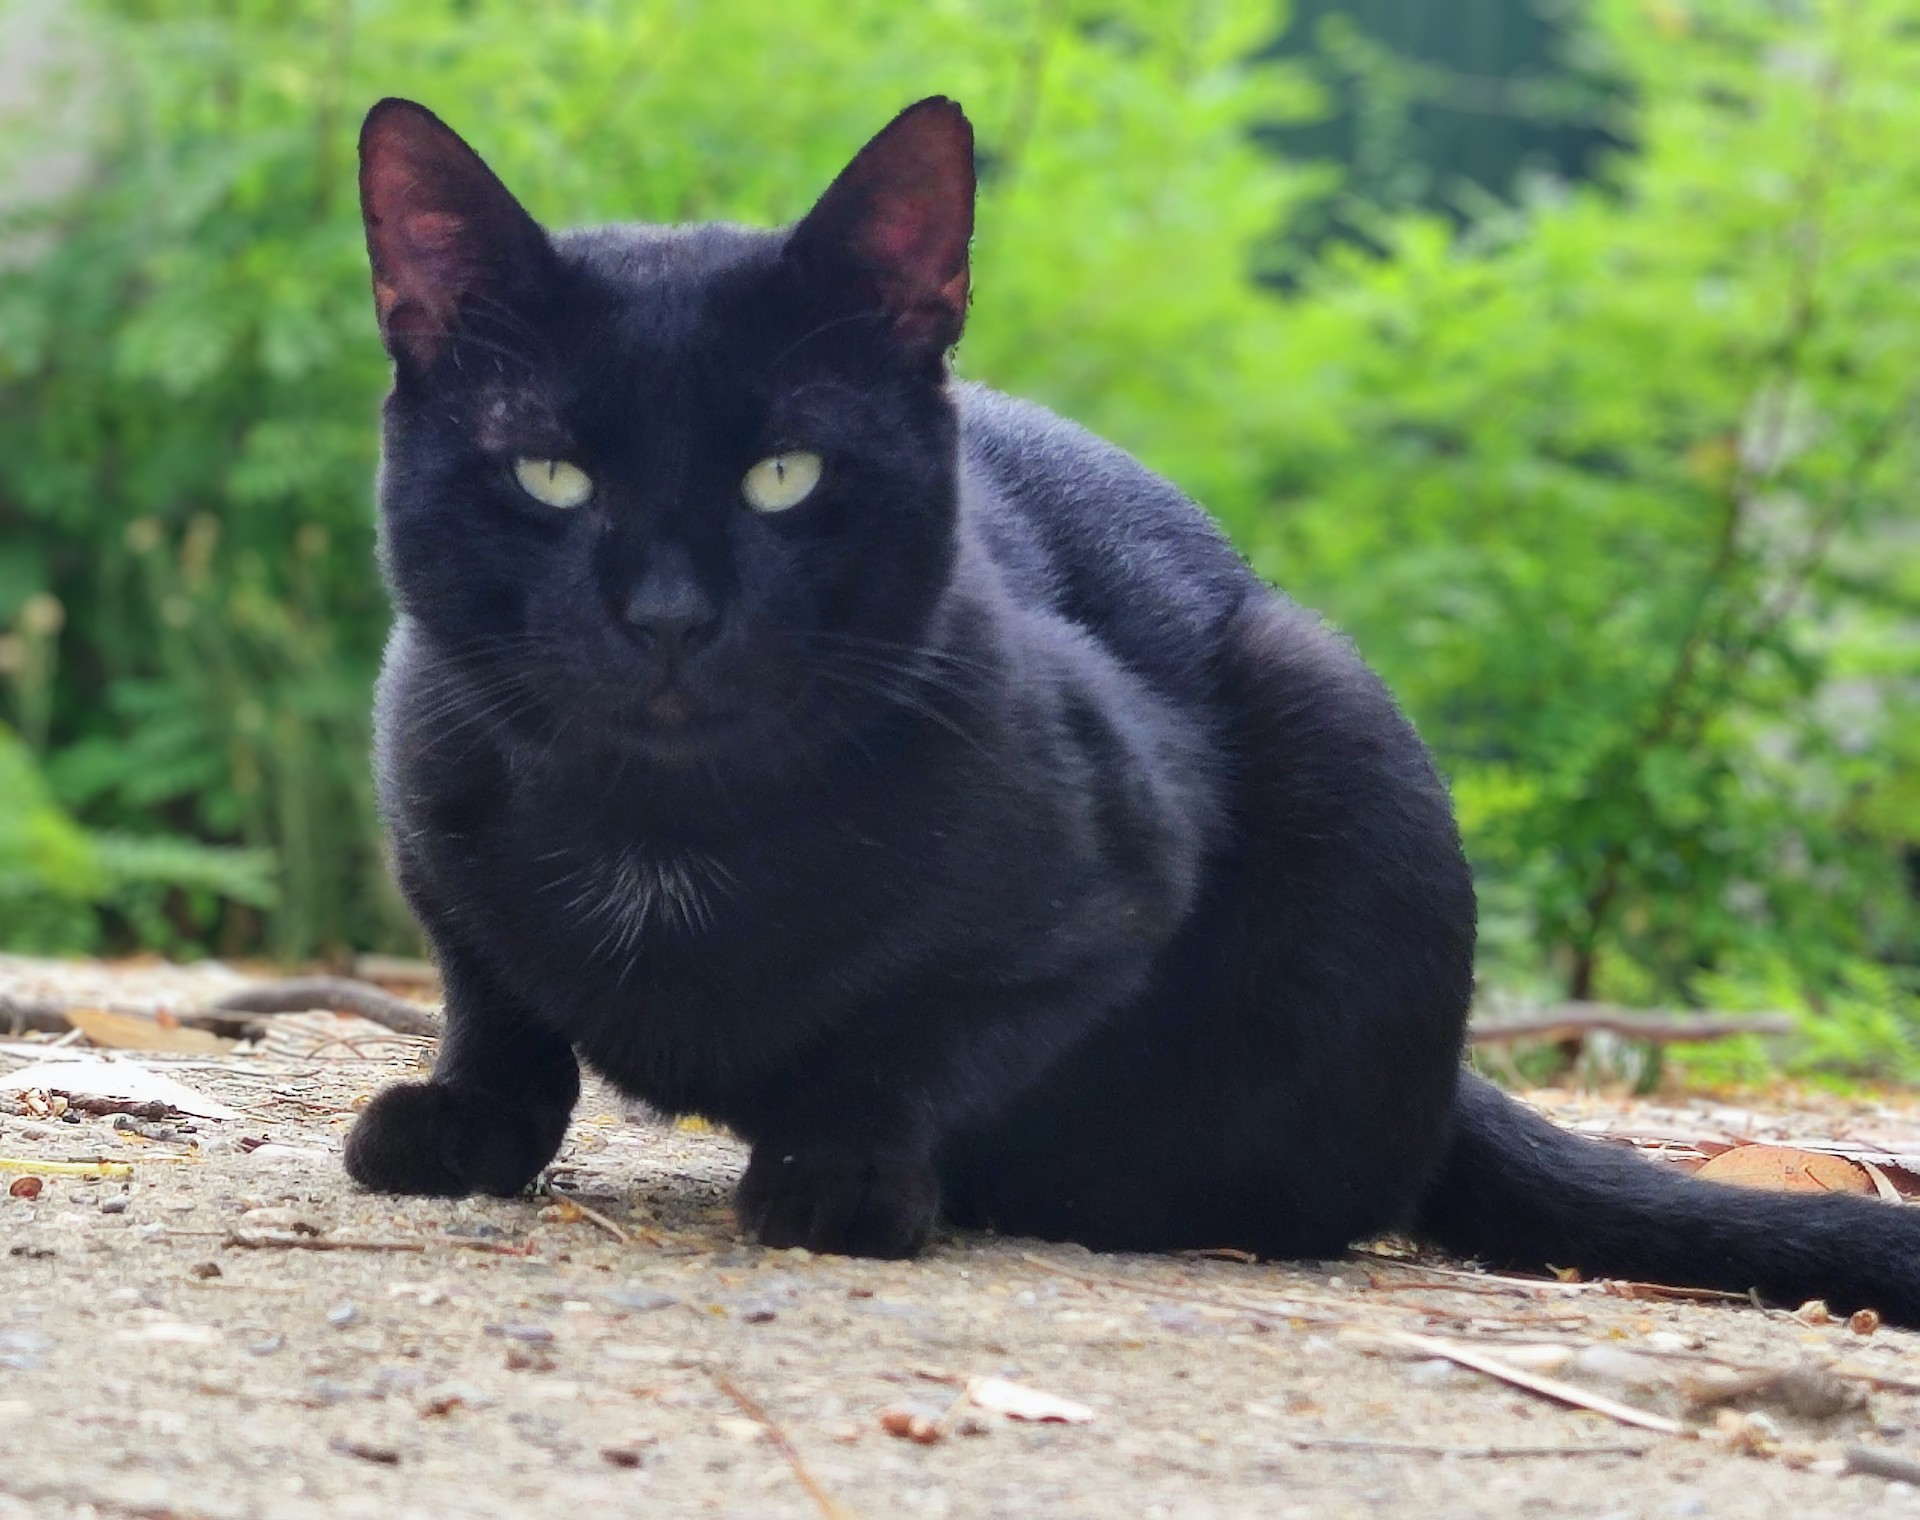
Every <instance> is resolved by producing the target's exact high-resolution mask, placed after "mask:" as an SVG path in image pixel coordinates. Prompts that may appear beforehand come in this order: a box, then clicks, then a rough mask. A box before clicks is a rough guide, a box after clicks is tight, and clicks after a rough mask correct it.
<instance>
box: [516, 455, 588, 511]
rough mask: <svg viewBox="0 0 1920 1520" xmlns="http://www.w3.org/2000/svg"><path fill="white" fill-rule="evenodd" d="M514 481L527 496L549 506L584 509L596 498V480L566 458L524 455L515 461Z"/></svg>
mask: <svg viewBox="0 0 1920 1520" xmlns="http://www.w3.org/2000/svg"><path fill="white" fill-rule="evenodd" d="M513 478H514V479H515V480H517V481H519V482H520V489H521V490H523V491H525V492H526V493H527V495H529V496H531V497H532V498H533V499H534V500H535V501H538V502H543V503H545V504H546V505H547V506H549V507H561V508H563V509H564V508H572V507H579V506H584V505H586V503H587V501H588V500H589V499H590V498H591V497H592V495H593V477H592V476H590V475H589V474H587V472H586V471H585V470H583V469H581V468H580V466H579V465H577V464H568V463H567V462H566V460H564V459H528V458H526V457H524V456H522V457H521V458H519V459H516V460H514V462H513Z"/></svg>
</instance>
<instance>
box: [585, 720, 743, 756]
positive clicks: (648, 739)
mask: <svg viewBox="0 0 1920 1520" xmlns="http://www.w3.org/2000/svg"><path fill="white" fill-rule="evenodd" d="M750 727H751V724H749V722H748V721H747V720H746V719H745V718H743V717H740V716H738V715H736V714H732V713H703V714H701V715H699V716H697V717H689V718H684V719H681V720H679V721H677V722H671V723H662V722H658V721H651V722H650V721H647V720H645V719H641V720H639V721H633V722H628V723H625V724H623V725H621V727H620V730H619V734H618V740H619V744H620V747H621V748H623V749H625V750H627V751H629V752H630V753H632V754H634V755H635V756H637V757H638V758H640V759H642V760H645V761H648V762H650V763H651V764H654V765H660V766H665V767H668V768H670V769H677V770H683V769H688V768H691V767H693V766H696V765H703V764H707V763H710V762H712V761H715V760H718V759H720V758H721V757H722V756H724V755H726V754H727V753H728V752H729V751H731V750H733V749H735V748H737V747H738V746H739V744H740V743H741V741H742V740H743V739H744V738H745V736H746V734H747V730H748V729H749V728H750Z"/></svg>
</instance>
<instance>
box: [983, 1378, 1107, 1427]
mask: <svg viewBox="0 0 1920 1520" xmlns="http://www.w3.org/2000/svg"><path fill="white" fill-rule="evenodd" d="M967 1398H968V1399H969V1400H970V1401H971V1402H972V1403H974V1404H976V1405H978V1406H979V1407H980V1408H982V1409H984V1410H987V1411H988V1412H989V1413H991V1414H1003V1415H1005V1416H1006V1417H1007V1418H1008V1419H1010V1420H1039V1421H1045V1422H1047V1423H1049V1424H1058V1425H1085V1424H1087V1423H1089V1422H1090V1421H1091V1420H1092V1419H1093V1411H1092V1410H1091V1409H1089V1408H1087V1406H1086V1405H1085V1404H1076V1403H1075V1402H1074V1401H1073V1400H1072V1399H1063V1398H1061V1397H1060V1396H1059V1395H1058V1394H1052V1393H1042V1392H1041V1391H1040V1390H1039V1389H1038V1388H1029V1387H1027V1386H1026V1385H1025V1384H1024V1383H1015V1382H1010V1381H1009V1380H1008V1379H1006V1378H997V1377H983V1378H974V1379H973V1380H971V1381H970V1382H969V1383H968V1384H967Z"/></svg>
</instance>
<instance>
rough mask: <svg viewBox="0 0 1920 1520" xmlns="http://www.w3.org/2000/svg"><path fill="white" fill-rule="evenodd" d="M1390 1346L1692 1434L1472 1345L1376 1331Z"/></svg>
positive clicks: (1630, 1421) (1625, 1419)
mask: <svg viewBox="0 0 1920 1520" xmlns="http://www.w3.org/2000/svg"><path fill="white" fill-rule="evenodd" d="M1374 1333H1375V1334H1376V1335H1378V1336H1379V1338H1380V1339H1381V1340H1383V1341H1385V1342H1386V1343H1387V1344H1388V1345H1392V1346H1404V1347H1405V1348H1406V1349H1407V1350H1409V1351H1418V1352H1420V1353H1421V1354H1422V1355H1423V1356H1436V1357H1443V1358H1445V1359H1446V1360H1447V1361H1449V1362H1457V1363H1459V1364H1460V1365H1461V1366H1462V1367H1470V1368H1472V1369H1473V1370H1474V1371H1475V1372H1483V1373H1485V1374H1486V1375H1487V1376H1488V1377H1493V1378H1498V1379H1500V1381H1501V1382H1503V1383H1511V1384H1512V1385H1513V1386H1514V1387H1516V1388H1524V1389H1526V1390H1527V1391H1528V1392H1529V1393H1537V1394H1539V1395H1540V1396H1541V1397H1542V1398H1548V1399H1553V1400H1555V1401H1556V1402H1557V1403H1561V1404H1571V1405H1572V1406H1573V1407H1574V1408H1576V1409H1590V1410H1592V1411H1593V1412H1594V1413H1595V1414H1603V1415H1605V1416H1606V1417H1607V1418H1608V1419H1610V1420H1618V1421H1619V1422H1620V1423H1621V1424H1622V1425H1634V1426H1638V1427H1639V1428H1640V1429H1642V1430H1651V1431H1655V1432H1657V1433H1659V1434H1660V1435H1663V1436H1682V1435H1690V1434H1692V1432H1691V1431H1690V1430H1689V1428H1688V1427H1687V1426H1685V1425H1682V1424H1681V1423H1680V1422H1679V1421H1678V1420H1670V1419H1668V1418H1667V1417H1666V1416H1665V1415H1663V1414H1653V1413H1650V1412H1649V1411H1647V1410H1645V1409H1638V1408H1635V1407H1634V1406H1633V1405H1632V1404H1623V1403H1621V1402H1620V1401H1619V1400H1618V1399H1610V1398H1608V1397H1607V1396H1606V1395H1605V1394H1600V1393H1589V1392H1588V1391H1587V1390H1586V1389H1584V1388H1580V1387H1577V1386H1575V1385H1574V1384H1572V1383H1563V1382H1561V1381H1560V1380H1559V1379H1558V1378H1550V1377H1542V1376H1541V1375H1540V1374H1539V1373H1537V1372H1529V1371H1527V1370H1526V1369H1525V1368H1524V1367H1514V1366H1511V1365H1509V1364H1508V1363H1506V1362H1503V1361H1501V1360H1500V1359H1499V1358H1498V1357H1492V1356H1488V1355H1487V1354H1486V1353H1485V1352H1483V1351H1476V1350H1475V1349H1474V1348H1473V1347H1471V1346H1462V1345H1459V1344H1457V1343H1456V1342H1453V1341H1445V1340H1440V1339H1437V1338H1436V1337H1434V1336H1431V1335H1414V1334H1412V1333H1410V1332H1408V1331H1405V1330H1380V1331H1376V1332H1374Z"/></svg>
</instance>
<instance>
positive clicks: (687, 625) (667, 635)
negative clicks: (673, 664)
mask: <svg viewBox="0 0 1920 1520" xmlns="http://www.w3.org/2000/svg"><path fill="white" fill-rule="evenodd" d="M620 617H621V621H622V622H624V623H625V624H626V625H627V629H628V631H629V632H630V633H631V634H632V635H633V636H634V637H635V638H636V639H637V640H638V641H639V642H640V643H641V644H642V645H644V646H645V647H646V648H648V649H649V650H651V651H653V652H654V653H656V654H660V655H663V656H666V657H667V658H673V657H676V656H679V655H687V654H691V653H692V652H693V651H694V650H696V649H698V648H700V647H701V645H703V644H707V643H709V642H711V641H712V639H713V636H714V634H715V633H717V632H718V631H719V629H720V619H719V617H718V616H717V615H716V614H715V612H714V609H713V604H712V603H710V602H709V601H708V600H707V599H706V598H705V597H704V596H702V595H700V594H699V592H698V591H695V590H694V589H693V588H691V587H680V588H677V589H675V590H672V591H669V592H668V593H667V594H665V595H662V594H661V593H660V591H659V590H657V589H650V588H648V587H646V586H642V587H641V588H640V589H639V590H638V591H635V592H634V593H633V594H632V595H631V596H629V597H628V598H627V601H626V605H625V606H624V607H622V608H621V609H620Z"/></svg>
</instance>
